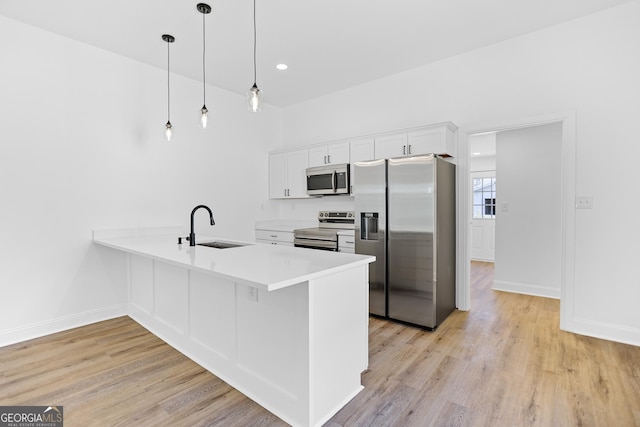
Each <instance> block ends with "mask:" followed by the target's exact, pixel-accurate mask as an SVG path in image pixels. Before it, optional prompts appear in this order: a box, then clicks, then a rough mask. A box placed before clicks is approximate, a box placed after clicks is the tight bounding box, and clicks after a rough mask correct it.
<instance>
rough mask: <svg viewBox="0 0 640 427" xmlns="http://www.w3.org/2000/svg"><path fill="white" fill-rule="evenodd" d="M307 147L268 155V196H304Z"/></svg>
mask: <svg viewBox="0 0 640 427" xmlns="http://www.w3.org/2000/svg"><path fill="white" fill-rule="evenodd" d="M308 156H309V153H308V150H307V149H304V150H293V151H286V152H282V153H275V154H270V155H269V197H270V198H272V199H288V198H306V197H309V196H307V181H306V180H307V174H306V171H307V167H308V166H309V158H308Z"/></svg>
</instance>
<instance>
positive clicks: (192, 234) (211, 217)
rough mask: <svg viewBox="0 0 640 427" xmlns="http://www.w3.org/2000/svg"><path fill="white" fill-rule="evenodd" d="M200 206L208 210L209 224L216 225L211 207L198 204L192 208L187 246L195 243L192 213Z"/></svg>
mask: <svg viewBox="0 0 640 427" xmlns="http://www.w3.org/2000/svg"><path fill="white" fill-rule="evenodd" d="M200 208H204V209H206V210H207V211H208V212H209V218H210V219H211V225H216V223H215V221H214V220H213V213H212V212H211V209H209V207H208V206H205V205H198V206H196V207H195V208H193V210H192V211H191V232H190V233H189V239H188V240H189V246H195V245H196V233H194V231H193V215H194V214H195V213H196V211H197V210H198V209H200ZM178 243H179V242H178Z"/></svg>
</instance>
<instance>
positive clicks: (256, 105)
mask: <svg viewBox="0 0 640 427" xmlns="http://www.w3.org/2000/svg"><path fill="white" fill-rule="evenodd" d="M256 39H257V38H256V0H253V86H251V89H249V92H248V93H247V101H248V103H249V111H252V112H254V113H257V112H258V111H260V102H261V100H262V91H261V90H260V89H258V84H257V83H256V82H257V78H256V75H257V72H256Z"/></svg>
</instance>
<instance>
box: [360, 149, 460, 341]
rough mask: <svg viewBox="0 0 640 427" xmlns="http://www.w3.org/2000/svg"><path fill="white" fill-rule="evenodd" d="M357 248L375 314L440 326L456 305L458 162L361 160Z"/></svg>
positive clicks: (417, 158) (431, 158) (430, 158)
mask: <svg viewBox="0 0 640 427" xmlns="http://www.w3.org/2000/svg"><path fill="white" fill-rule="evenodd" d="M353 185H354V187H353V188H354V196H355V211H356V221H355V226H356V230H355V234H356V244H355V245H356V253H359V254H367V255H375V256H376V261H375V262H374V263H372V264H369V311H370V313H371V314H375V315H378V316H383V317H387V318H390V319H394V320H398V321H401V322H406V323H410V324H414V325H418V326H421V327H425V328H429V329H434V328H436V326H438V325H439V324H440V323H442V321H443V320H444V319H445V318H446V317H447V316H448V315H449V314H450V313H451V312H452V311H453V310H454V309H455V282H456V276H455V272H456V218H455V215H456V213H455V210H456V206H455V199H456V198H455V165H453V164H452V163H449V162H447V161H445V160H443V159H441V158H439V157H437V156H435V155H432V154H429V155H421V156H411V157H400V158H392V159H385V160H372V161H367V162H356V163H355V173H354V182H353Z"/></svg>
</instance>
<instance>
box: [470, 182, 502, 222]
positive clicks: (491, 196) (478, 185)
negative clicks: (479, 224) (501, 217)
mask: <svg viewBox="0 0 640 427" xmlns="http://www.w3.org/2000/svg"><path fill="white" fill-rule="evenodd" d="M495 217H496V179H495V178H474V179H473V219H493V218H495Z"/></svg>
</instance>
